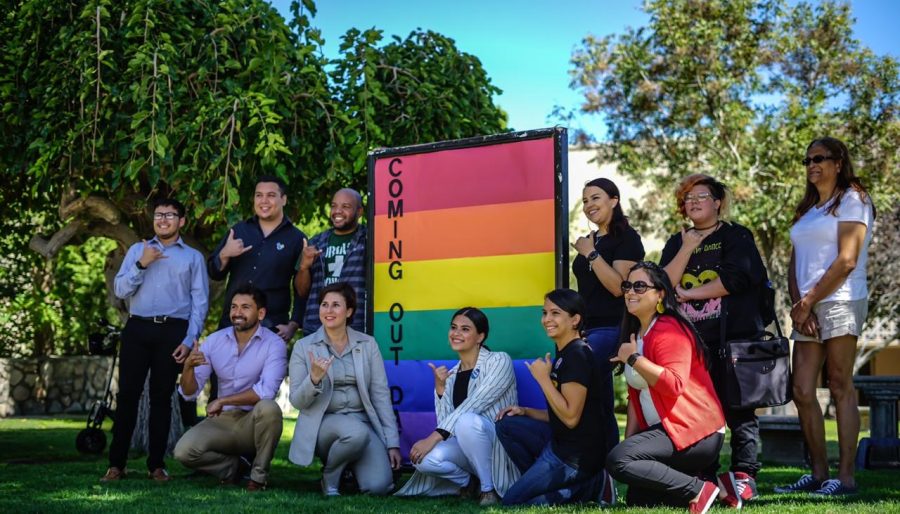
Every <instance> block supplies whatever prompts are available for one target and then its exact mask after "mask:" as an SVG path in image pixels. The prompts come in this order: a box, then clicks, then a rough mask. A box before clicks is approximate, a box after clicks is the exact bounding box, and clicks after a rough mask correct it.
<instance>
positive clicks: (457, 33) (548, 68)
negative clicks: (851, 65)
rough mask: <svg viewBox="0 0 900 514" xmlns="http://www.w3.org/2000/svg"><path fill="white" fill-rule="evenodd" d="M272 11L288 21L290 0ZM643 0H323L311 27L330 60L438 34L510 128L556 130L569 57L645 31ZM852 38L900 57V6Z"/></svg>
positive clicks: (885, 1) (871, 4) (859, 24)
mask: <svg viewBox="0 0 900 514" xmlns="http://www.w3.org/2000/svg"><path fill="white" fill-rule="evenodd" d="M272 3H273V5H275V7H276V8H277V9H278V10H279V11H280V12H281V13H282V14H283V15H284V16H285V18H287V19H290V11H289V6H290V0H274V1H273V2H272ZM641 4H642V2H641V1H639V0H637V1H636V0H604V1H601V0H567V1H565V2H562V1H551V0H478V1H476V0H454V1H448V0H378V1H372V0H318V1H317V2H316V6H317V8H318V13H317V14H316V16H315V18H314V19H313V21H312V25H313V26H314V27H318V28H319V29H321V30H322V34H323V37H324V38H325V48H324V51H325V55H326V56H328V57H336V56H337V55H338V46H339V45H340V37H341V35H343V34H344V33H345V32H346V31H347V29H349V28H351V27H357V28H359V29H367V28H371V27H375V28H378V29H381V30H383V31H384V36H385V39H387V38H388V37H390V36H391V35H394V34H396V35H399V36H401V37H405V36H406V35H408V34H409V33H410V32H411V31H413V30H415V29H416V28H422V29H427V30H433V31H435V32H439V33H441V34H443V35H445V36H448V37H450V38H452V39H454V40H455V41H456V45H457V47H458V48H459V49H460V50H462V51H464V52H468V53H471V54H473V55H475V56H477V57H478V58H479V59H480V60H481V63H482V65H483V66H484V68H485V70H486V71H487V74H488V76H489V77H490V78H491V80H492V82H493V83H494V85H496V86H497V87H499V88H500V89H502V90H503V93H502V94H500V95H498V96H497V97H495V103H496V104H497V105H498V106H499V107H501V108H502V109H503V110H505V111H506V112H507V114H508V115H509V126H510V127H512V128H513V129H515V130H529V129H535V128H540V127H546V126H552V125H554V124H555V123H556V122H555V120H552V119H548V116H549V115H550V113H551V112H552V110H553V108H554V106H557V105H559V106H563V107H566V108H569V109H573V108H577V106H578V105H579V102H580V100H581V98H580V96H579V94H578V93H577V92H576V91H574V90H572V89H571V88H570V87H569V68H570V67H569V58H570V56H571V53H572V50H573V49H574V48H575V47H577V46H578V45H579V42H580V41H581V39H582V38H584V37H585V36H586V35H587V34H594V35H595V36H601V37H602V36H605V35H610V34H618V33H621V32H623V31H624V29H625V28H626V27H640V26H642V25H645V24H646V23H647V21H648V17H647V16H646V14H644V13H643V12H642V11H641V10H640V6H641ZM851 5H852V8H853V14H854V16H855V17H856V25H855V26H854V36H855V37H856V38H857V39H859V40H860V41H861V42H862V43H863V44H864V45H866V46H868V47H869V48H871V49H872V50H873V51H874V52H875V53H877V54H890V55H892V56H894V57H897V58H900V36H898V35H897V21H898V20H900V1H897V0H856V1H853V2H851ZM570 128H573V129H574V128H582V129H585V130H587V131H588V132H590V133H592V134H594V135H596V136H598V137H599V138H600V139H601V140H602V135H603V133H604V128H603V123H602V120H601V119H600V117H599V116H579V117H578V119H577V120H575V122H574V123H572V124H570Z"/></svg>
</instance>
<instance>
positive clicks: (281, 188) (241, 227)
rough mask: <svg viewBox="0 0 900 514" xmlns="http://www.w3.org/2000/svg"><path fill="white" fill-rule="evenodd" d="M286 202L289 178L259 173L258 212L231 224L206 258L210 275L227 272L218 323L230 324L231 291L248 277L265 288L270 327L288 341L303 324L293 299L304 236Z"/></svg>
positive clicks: (255, 200) (255, 201)
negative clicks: (294, 282) (289, 212)
mask: <svg viewBox="0 0 900 514" xmlns="http://www.w3.org/2000/svg"><path fill="white" fill-rule="evenodd" d="M286 203H287V187H286V186H285V183H284V182H283V181H282V180H281V179H280V178H278V177H272V176H264V177H260V178H259V179H258V180H257V181H256V192H255V193H254V196H253V211H254V212H255V216H253V217H252V218H250V219H248V220H245V221H241V222H240V223H238V224H236V225H235V226H234V227H232V228H231V230H230V231H229V232H228V234H227V235H226V236H225V238H224V239H223V240H222V242H221V243H219V246H218V247H217V248H216V250H215V251H214V252H213V253H212V254H211V255H210V257H209V259H207V269H208V271H209V277H210V278H211V279H213V280H222V279H224V278H225V277H226V276H227V277H228V285H227V286H226V288H225V302H224V308H223V309H222V317H221V319H220V320H219V328H220V329H222V328H225V327H229V326H231V320H230V319H229V306H230V305H231V297H232V295H233V294H234V290H235V289H237V288H238V286H240V285H241V284H245V283H247V284H251V285H253V286H254V287H256V288H257V289H261V290H262V291H263V292H264V293H265V294H266V298H267V299H268V309H267V311H266V319H265V320H264V321H262V324H263V325H264V326H265V327H266V328H269V329H270V330H272V331H273V332H275V333H276V334H278V336H279V337H281V338H282V339H284V341H285V342H287V341H290V340H291V338H292V337H293V336H294V333H295V332H296V331H297V329H298V328H299V327H300V323H301V319H302V318H301V315H302V307H303V306H302V305H301V304H300V302H298V301H297V300H296V299H293V308H292V297H293V296H294V295H293V290H294V288H293V276H294V265H295V264H296V263H297V259H298V258H299V257H300V252H301V251H302V249H303V240H304V239H306V236H305V235H304V234H303V232H301V231H300V230H299V229H298V228H297V227H295V226H294V224H293V223H291V220H289V219H288V218H287V216H285V215H284V206H285V204H286Z"/></svg>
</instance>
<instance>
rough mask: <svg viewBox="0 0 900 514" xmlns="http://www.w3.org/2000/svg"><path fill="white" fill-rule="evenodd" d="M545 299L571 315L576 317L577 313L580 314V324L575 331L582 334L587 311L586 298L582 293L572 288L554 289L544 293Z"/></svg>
mask: <svg viewBox="0 0 900 514" xmlns="http://www.w3.org/2000/svg"><path fill="white" fill-rule="evenodd" d="M544 300H550V301H551V302H553V303H554V304H556V306H557V307H559V308H560V309H562V310H563V311H564V312H565V313H566V314H568V315H569V316H573V317H574V316H575V315H576V314H577V315H578V316H580V318H579V319H578V326H576V327H575V331H576V332H578V334H579V336H580V334H581V331H582V330H583V329H584V311H585V305H584V299H583V298H581V295H580V294H578V293H577V292H576V291H573V290H571V289H554V290H553V291H550V292H549V293H547V294H545V295H544Z"/></svg>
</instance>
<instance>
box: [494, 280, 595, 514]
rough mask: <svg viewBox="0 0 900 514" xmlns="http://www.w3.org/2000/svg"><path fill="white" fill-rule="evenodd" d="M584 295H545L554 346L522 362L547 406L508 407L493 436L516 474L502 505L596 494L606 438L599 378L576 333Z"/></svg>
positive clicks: (576, 499)
mask: <svg viewBox="0 0 900 514" xmlns="http://www.w3.org/2000/svg"><path fill="white" fill-rule="evenodd" d="M583 319H584V301H583V300H582V299H581V297H580V296H579V295H578V293H576V292H575V291H572V290H569V289H556V290H554V291H551V292H549V293H547V295H546V296H545V297H544V309H543V314H542V316H541V322H542V323H543V325H544V330H545V331H546V332H547V335H548V336H550V338H551V339H553V342H554V343H555V346H556V357H555V358H554V359H553V360H551V359H550V354H549V353H548V354H547V356H546V357H545V358H543V359H537V360H535V361H534V362H532V363H531V364H528V369H529V370H530V371H531V375H532V376H533V377H534V379H535V380H536V381H537V383H538V384H539V385H540V387H541V391H542V392H543V393H544V397H545V398H546V400H547V407H548V409H547V410H538V409H531V408H525V407H518V406H513V407H507V408H506V409H503V411H501V412H500V416H498V419H499V421H498V422H497V437H498V438H499V439H500V442H501V443H503V447H504V448H506V451H507V452H508V453H509V456H510V458H512V460H513V462H514V463H515V464H516V466H517V467H518V468H519V470H520V471H522V473H523V475H522V477H521V478H520V479H519V480H518V481H517V482H516V483H515V484H513V486H512V487H510V489H509V491H507V493H506V496H504V497H503V504H504V505H516V504H531V505H548V504H549V505H556V504H561V503H574V502H583V501H591V500H596V499H597V497H598V495H599V493H600V485H601V484H600V481H601V475H600V473H599V472H600V470H601V465H602V462H601V458H600V456H601V454H602V452H603V451H605V449H606V446H605V441H606V437H605V435H604V434H603V430H604V424H603V422H602V420H601V413H602V412H603V398H602V397H601V396H599V395H598V394H597V392H598V391H601V390H602V387H601V384H600V380H601V377H600V376H599V373H597V371H596V368H595V367H594V358H593V354H592V352H591V348H590V347H589V346H588V344H587V343H586V342H585V341H584V340H583V339H581V337H580V333H581V329H582V324H583Z"/></svg>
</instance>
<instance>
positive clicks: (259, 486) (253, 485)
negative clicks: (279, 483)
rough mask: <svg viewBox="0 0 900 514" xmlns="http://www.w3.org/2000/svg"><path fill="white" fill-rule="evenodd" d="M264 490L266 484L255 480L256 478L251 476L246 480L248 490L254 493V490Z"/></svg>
mask: <svg viewBox="0 0 900 514" xmlns="http://www.w3.org/2000/svg"><path fill="white" fill-rule="evenodd" d="M265 490H266V484H264V483H262V482H257V481H256V480H253V479H252V478H251V479H250V480H248V481H247V491H248V492H251V493H255V492H256V491H265Z"/></svg>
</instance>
